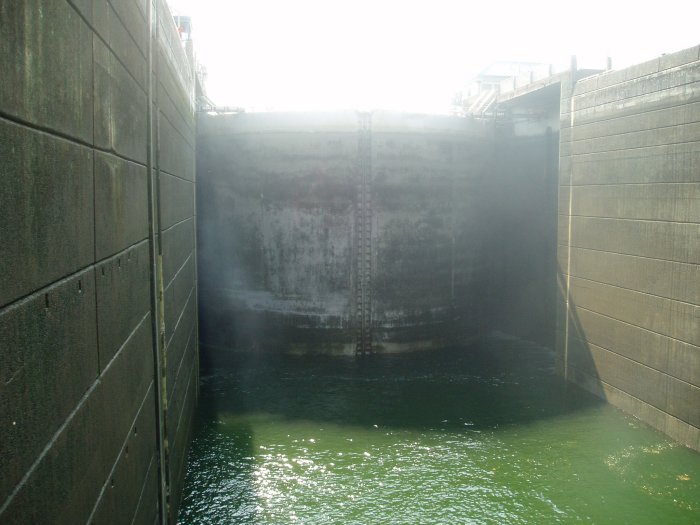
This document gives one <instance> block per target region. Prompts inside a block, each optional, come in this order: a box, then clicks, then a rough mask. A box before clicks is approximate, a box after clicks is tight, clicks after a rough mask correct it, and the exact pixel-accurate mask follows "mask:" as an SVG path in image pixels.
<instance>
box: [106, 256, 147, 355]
mask: <svg viewBox="0 0 700 525" xmlns="http://www.w3.org/2000/svg"><path fill="white" fill-rule="evenodd" d="M149 271H150V267H149V256H148V242H142V243H140V244H138V245H136V246H134V247H133V248H130V249H129V250H126V251H125V252H121V253H119V254H117V255H115V256H113V257H111V258H109V259H107V260H106V261H104V262H102V263H100V264H98V265H97V268H96V276H97V327H98V334H99V350H100V367H102V368H104V367H105V366H107V364H108V363H109V362H110V360H111V359H112V357H113V356H114V355H115V353H116V352H117V350H119V348H120V347H121V346H122V345H123V344H124V342H125V341H126V340H127V338H128V337H129V335H130V334H131V333H132V332H133V330H134V329H135V328H136V326H138V324H139V323H140V321H141V319H142V318H143V316H144V314H145V313H146V312H148V311H149V309H150V289H149V282H150V273H149Z"/></svg>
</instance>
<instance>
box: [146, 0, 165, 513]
mask: <svg viewBox="0 0 700 525" xmlns="http://www.w3.org/2000/svg"><path fill="white" fill-rule="evenodd" d="M157 27H158V5H157V0H149V1H148V93H147V95H148V97H147V99H148V108H147V109H146V115H147V118H146V126H147V140H148V146H147V148H146V168H147V173H148V226H149V229H148V237H149V255H150V284H151V335H152V342H153V369H154V377H153V382H154V387H155V388H154V394H155V407H154V408H155V422H156V437H157V442H156V448H157V452H158V502H159V504H158V522H159V523H160V524H161V525H166V524H167V522H168V510H169V509H168V479H167V476H166V457H165V442H166V437H165V425H164V416H163V391H162V386H163V385H162V381H161V380H162V377H163V366H162V361H161V348H162V344H161V335H160V334H161V323H162V319H161V318H162V271H161V270H162V266H161V264H160V247H159V246H160V221H159V219H160V217H159V212H158V207H159V202H158V196H159V195H158V190H159V188H158V181H157V173H156V169H155V164H156V162H155V160H156V155H157V153H156V152H154V142H155V141H154V134H155V133H157V130H155V129H154V111H153V103H154V85H153V84H154V78H153V65H154V52H157V48H155V49H154V47H155V46H157V44H158V42H157V36H156V35H157Z"/></svg>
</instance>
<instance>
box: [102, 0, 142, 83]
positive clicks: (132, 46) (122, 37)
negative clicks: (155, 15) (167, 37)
mask: <svg viewBox="0 0 700 525" xmlns="http://www.w3.org/2000/svg"><path fill="white" fill-rule="evenodd" d="M127 6H128V4H127V3H126V2H123V1H119V2H112V3H109V2H108V1H107V0H95V1H94V2H93V5H92V21H93V27H94V28H95V30H96V31H97V34H98V35H100V37H102V39H103V40H104V41H105V42H106V43H107V45H108V46H109V48H110V49H111V50H112V52H113V53H114V55H115V56H116V57H117V59H118V60H119V62H121V64H122V65H123V66H124V67H125V68H126V70H127V71H128V72H129V74H130V75H131V76H132V77H133V78H134V80H136V82H137V83H138V85H139V86H140V87H141V89H142V90H143V91H144V92H145V91H146V90H147V89H148V84H147V83H148V80H147V79H148V72H147V69H148V64H147V62H146V54H147V52H148V44H147V36H148V28H147V24H146V23H145V21H144V19H143V18H142V16H141V15H140V13H138V11H137V10H135V9H133V7H131V6H129V7H131V8H129V7H127ZM117 9H119V11H120V12H121V16H122V17H126V18H125V19H120V15H118V14H117ZM123 20H124V22H126V23H124V22H123ZM131 24H133V25H131ZM134 37H136V39H134ZM137 41H140V44H141V46H140V47H137V46H136V42H137Z"/></svg>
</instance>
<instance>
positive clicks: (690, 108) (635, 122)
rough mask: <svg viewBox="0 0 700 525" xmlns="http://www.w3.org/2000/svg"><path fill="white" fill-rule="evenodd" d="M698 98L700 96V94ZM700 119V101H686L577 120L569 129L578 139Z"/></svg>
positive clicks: (649, 128) (686, 122)
mask: <svg viewBox="0 0 700 525" xmlns="http://www.w3.org/2000/svg"><path fill="white" fill-rule="evenodd" d="M698 98H700V94H699V96H698ZM699 120H700V102H694V103H688V102H685V103H680V104H679V105H677V106H669V107H664V108H661V109H654V110H646V111H644V112H642V113H638V114H634V115H628V116H624V117H616V118H605V119H603V118H600V119H599V120H594V121H591V122H586V123H579V122H576V123H575V125H574V127H573V128H572V129H570V130H569V131H570V133H571V136H572V138H574V139H575V140H577V141H578V140H585V139H594V138H599V137H610V136H614V135H622V134H627V133H632V132H640V131H650V130H656V129H657V128H664V127H669V126H678V125H684V124H691V123H693V122H698V121H699Z"/></svg>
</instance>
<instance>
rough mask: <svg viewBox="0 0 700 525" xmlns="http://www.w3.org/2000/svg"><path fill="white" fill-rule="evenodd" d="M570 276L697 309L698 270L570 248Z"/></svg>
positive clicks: (699, 293) (699, 291) (699, 299)
mask: <svg viewBox="0 0 700 525" xmlns="http://www.w3.org/2000/svg"><path fill="white" fill-rule="evenodd" d="M571 254H572V255H571V275H573V276H575V277H580V278H582V279H588V280H591V281H596V282H599V283H605V284H611V285H613V286H618V287H620V288H627V289H629V290H635V291H637V292H644V293H648V294H651V295H656V296H659V297H667V298H673V299H676V300H678V301H683V302H686V303H691V304H694V305H696V306H697V305H700V266H699V265H697V264H685V263H677V262H671V261H660V260H657V259H650V258H647V257H634V256H630V255H620V254H617V253H608V252H600V251H594V250H584V249H580V248H571Z"/></svg>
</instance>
